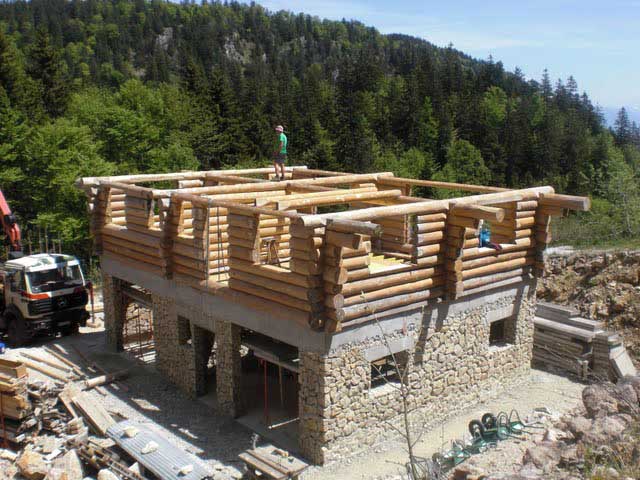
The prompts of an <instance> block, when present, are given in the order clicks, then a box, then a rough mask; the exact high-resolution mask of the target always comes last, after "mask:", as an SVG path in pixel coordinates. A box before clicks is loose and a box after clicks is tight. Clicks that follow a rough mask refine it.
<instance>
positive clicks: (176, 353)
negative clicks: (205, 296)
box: [151, 295, 214, 397]
mask: <svg viewBox="0 0 640 480" xmlns="http://www.w3.org/2000/svg"><path fill="white" fill-rule="evenodd" d="M151 299H152V304H153V331H154V340H155V347H156V368H157V369H158V371H159V372H161V373H162V374H164V375H165V376H166V377H167V378H168V379H169V381H171V382H172V383H173V384H174V385H176V386H177V387H178V388H180V389H181V390H183V391H184V392H185V393H187V395H189V396H191V397H196V396H197V395H202V394H203V393H205V392H206V373H207V363H208V360H209V357H210V355H211V349H212V346H213V341H214V335H213V333H212V332H209V331H208V330H205V329H203V328H200V327H198V326H197V325H194V324H193V323H192V322H191V321H190V319H189V318H187V317H181V316H178V314H177V311H176V303H175V301H174V300H172V299H170V298H167V297H162V296H159V295H152V296H151ZM195 314H197V313H196V312H193V315H195ZM185 322H186V325H185ZM185 328H186V332H185Z"/></svg>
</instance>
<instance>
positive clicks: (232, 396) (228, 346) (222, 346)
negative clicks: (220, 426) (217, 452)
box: [216, 321, 242, 417]
mask: <svg viewBox="0 0 640 480" xmlns="http://www.w3.org/2000/svg"><path fill="white" fill-rule="evenodd" d="M240 331H241V328H240V327H239V326H238V325H234V324H232V323H229V322H223V321H217V322H216V392H217V399H218V409H219V410H220V413H222V414H225V415H229V416H231V417H237V416H238V415H239V414H240V412H241V411H242V404H241V396H240V387H241V384H240V382H241V375H242V371H241V366H242V364H241V358H240Z"/></svg>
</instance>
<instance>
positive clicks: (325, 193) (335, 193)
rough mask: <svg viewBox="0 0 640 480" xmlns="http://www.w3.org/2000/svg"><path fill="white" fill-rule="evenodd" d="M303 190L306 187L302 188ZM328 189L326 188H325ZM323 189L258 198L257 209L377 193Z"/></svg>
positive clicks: (362, 189) (371, 189)
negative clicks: (285, 203)
mask: <svg viewBox="0 0 640 480" xmlns="http://www.w3.org/2000/svg"><path fill="white" fill-rule="evenodd" d="M302 188H303V189H304V188H305V187H302ZM325 188H326V187H325ZM325 188H323V189H322V191H319V192H309V191H307V192H305V193H298V194H291V195H278V196H272V197H270V198H257V199H256V203H255V205H256V207H264V206H265V205H270V204H275V203H277V202H282V201H283V202H288V201H293V200H301V199H303V198H325V197H326V198H332V197H339V196H341V195H345V194H347V193H352V194H356V193H367V192H377V191H378V190H377V189H376V187H364V188H352V189H344V188H330V189H328V190H325Z"/></svg>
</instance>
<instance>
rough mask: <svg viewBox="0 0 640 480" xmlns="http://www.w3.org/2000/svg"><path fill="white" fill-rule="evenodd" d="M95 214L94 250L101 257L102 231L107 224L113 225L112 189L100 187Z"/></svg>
mask: <svg viewBox="0 0 640 480" xmlns="http://www.w3.org/2000/svg"><path fill="white" fill-rule="evenodd" d="M92 210H93V212H92V215H91V223H90V228H91V233H92V234H93V249H94V251H95V253H96V254H98V255H100V254H102V251H103V248H102V247H103V246H102V241H103V237H102V229H103V228H104V226H105V225H106V224H107V223H111V188H110V187H107V186H102V185H101V186H99V187H98V191H97V193H96V196H95V197H94V205H93V209H92Z"/></svg>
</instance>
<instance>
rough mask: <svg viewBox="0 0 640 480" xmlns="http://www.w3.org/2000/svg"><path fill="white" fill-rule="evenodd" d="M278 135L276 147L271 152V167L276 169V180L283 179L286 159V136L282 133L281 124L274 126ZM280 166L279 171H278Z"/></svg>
mask: <svg viewBox="0 0 640 480" xmlns="http://www.w3.org/2000/svg"><path fill="white" fill-rule="evenodd" d="M276 133H277V136H278V149H277V150H276V151H275V152H274V154H273V168H274V169H275V170H276V180H278V181H280V180H284V164H285V162H286V161H287V143H288V140H287V136H286V135H285V134H284V128H283V127H282V125H278V126H277V127H276ZM278 166H280V173H278Z"/></svg>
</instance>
